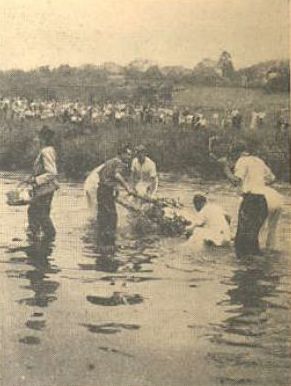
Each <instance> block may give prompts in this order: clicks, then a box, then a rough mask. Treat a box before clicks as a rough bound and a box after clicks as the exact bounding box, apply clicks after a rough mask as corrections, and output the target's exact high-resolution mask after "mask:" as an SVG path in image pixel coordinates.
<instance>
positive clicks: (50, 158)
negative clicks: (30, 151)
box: [34, 149, 58, 185]
mask: <svg viewBox="0 0 291 386" xmlns="http://www.w3.org/2000/svg"><path fill="white" fill-rule="evenodd" d="M41 157H42V162H43V167H44V170H45V173H43V174H41V175H39V176H37V177H35V178H34V182H35V183H36V185H43V184H46V183H48V182H50V181H53V180H54V179H55V178H56V177H57V175H58V172H57V166H56V154H55V151H54V149H45V150H43V151H42V154H41Z"/></svg>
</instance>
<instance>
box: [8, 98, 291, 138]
mask: <svg viewBox="0 0 291 386" xmlns="http://www.w3.org/2000/svg"><path fill="white" fill-rule="evenodd" d="M0 117H2V118H3V119H15V120H20V121H23V120H32V119H35V120H41V121H49V120H51V119H58V120H60V121H61V122H63V123H66V122H71V123H73V124H84V123H86V124H89V125H92V126H98V125H99V124H102V123H106V122H110V123H112V124H113V125H115V126H116V127H121V126H129V127H131V126H132V127H133V126H134V125H138V124H144V125H154V124H164V125H173V126H175V127H188V128H193V129H199V128H202V129H204V128H208V127H213V128H217V127H221V128H231V129H234V130H240V129H242V127H243V126H244V124H246V123H247V125H248V127H249V128H250V129H251V130H253V131H254V130H257V129H260V128H263V127H264V125H265V121H266V111H260V110H259V109H254V111H253V112H252V113H251V116H250V117H246V116H243V114H242V112H241V111H240V110H239V109H238V108H237V107H232V106H227V107H226V108H225V110H224V111H223V112H219V111H212V112H208V113H207V114H206V113H205V112H202V111H201V110H199V111H197V110H195V109H193V108H191V107H187V106H171V105H169V104H165V105H162V104H160V103H159V104H158V103H156V104H154V103H152V104H137V103H130V102H124V101H119V102H112V101H107V102H104V103H92V104H91V105H88V104H85V103H84V102H81V101H69V100H63V101H57V100H48V101H44V100H29V99H27V98H21V97H14V98H7V97H1V98H0ZM246 121H247V122H246ZM276 125H277V128H278V129H280V130H285V129H287V128H288V127H289V117H288V111H287V109H280V110H278V112H277V117H276Z"/></svg>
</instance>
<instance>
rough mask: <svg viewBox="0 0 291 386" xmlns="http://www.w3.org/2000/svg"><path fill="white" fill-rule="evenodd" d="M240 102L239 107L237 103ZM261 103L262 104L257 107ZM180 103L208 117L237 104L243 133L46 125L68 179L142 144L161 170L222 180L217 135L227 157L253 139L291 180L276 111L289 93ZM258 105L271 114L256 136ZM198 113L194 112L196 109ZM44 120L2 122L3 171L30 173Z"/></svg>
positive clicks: (185, 98) (182, 96)
mask: <svg viewBox="0 0 291 386" xmlns="http://www.w3.org/2000/svg"><path fill="white" fill-rule="evenodd" d="M235 101H237V103H235ZM256 101H257V104H256V103H255V102H256ZM175 102H176V104H178V105H188V106H192V107H193V108H194V109H195V110H196V109H200V110H201V111H202V112H203V114H204V115H205V116H206V117H207V118H209V117H210V116H211V114H212V113H213V111H216V112H222V111H223V109H224V108H225V105H226V104H227V103H228V102H231V103H232V104H236V105H237V106H238V107H239V108H240V110H241V112H242V114H243V117H244V124H243V129H242V130H241V131H240V132H238V133H235V132H233V130H231V129H230V130H229V131H228V132H222V131H221V129H219V128H211V127H210V128H209V129H208V130H200V131H199V130H198V131H197V130H196V131H194V130H193V129H191V128H187V129H182V128H177V127H174V126H173V125H163V124H155V125H153V126H145V125H136V126H135V127H134V128H129V127H120V128H116V127H114V126H113V125H112V124H102V125H100V126H98V127H97V126H95V127H92V126H90V125H86V124H82V125H80V124H72V123H66V124H64V123H62V122H59V121H58V120H56V119H52V120H51V121H49V122H47V121H46V124H49V125H50V126H51V127H52V128H54V129H55V131H56V148H57V150H58V154H59V162H58V164H59V168H60V171H61V173H63V174H64V175H65V176H66V177H68V178H74V179H83V178H85V175H86V174H87V173H88V172H89V171H90V170H92V169H93V168H94V167H96V166H97V165H98V164H100V163H101V162H103V161H104V160H106V159H108V158H110V157H112V156H114V155H115V154H116V150H117V148H118V146H119V145H120V144H122V143H123V144H124V143H129V144H131V145H136V144H140V143H143V144H145V145H146V146H147V148H148V149H149V153H150V156H151V157H152V158H153V159H154V160H155V161H156V162H157V165H158V168H159V170H161V171H166V172H169V171H174V172H177V173H180V174H186V173H187V174H189V175H195V176H201V177H203V178H209V179H212V178H219V177H222V174H221V170H220V168H219V167H218V166H217V165H216V164H215V163H213V161H211V159H210V158H209V155H208V138H209V136H210V135H212V134H213V132H216V133H218V134H219V135H220V136H221V140H220V142H219V144H218V147H217V151H218V153H219V152H220V153H221V155H223V153H225V151H226V149H227V147H228V145H229V144H231V143H233V142H234V141H237V140H238V139H240V138H246V139H248V140H254V141H256V143H257V146H258V152H259V154H260V155H261V156H262V157H263V158H264V159H265V160H266V161H267V163H268V164H269V165H270V166H271V167H272V169H273V170H274V172H275V173H276V175H277V177H278V178H279V179H282V180H288V178H289V176H288V171H289V152H290V149H289V138H288V133H285V134H282V133H281V134H280V133H278V131H277V129H276V112H277V111H278V109H280V108H282V107H286V103H288V95H287V94H278V95H274V96H270V95H265V94H263V93H262V92H261V91H256V90H248V91H247V90H243V89H220V91H217V89H211V88H200V89H197V88H195V89H191V90H186V91H184V92H182V93H179V94H178V95H176V101H175ZM254 106H256V107H259V108H261V110H264V111H266V113H267V115H266V121H265V125H264V127H263V128H262V129H261V130H258V131H257V132H256V133H252V132H251V131H250V130H249V128H248V121H249V119H250V114H251V112H252V111H253V108H254ZM195 110H194V111H195ZM42 124H43V123H42V122H41V121H36V120H31V121H30V120H25V121H23V122H16V121H3V120H2V121H1V122H0V132H1V138H2V141H1V144H0V167H1V168H2V169H6V170H8V169H9V170H13V169H14V170H17V169H27V170H30V169H31V165H32V162H33V159H34V157H35V154H36V151H37V149H36V147H35V145H34V141H33V139H34V137H35V135H36V132H37V131H38V130H39V128H40V127H41V126H42Z"/></svg>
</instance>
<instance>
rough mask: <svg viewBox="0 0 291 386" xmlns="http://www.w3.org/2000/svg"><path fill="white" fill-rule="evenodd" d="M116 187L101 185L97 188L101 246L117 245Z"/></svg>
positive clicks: (99, 240) (99, 241)
mask: <svg viewBox="0 0 291 386" xmlns="http://www.w3.org/2000/svg"><path fill="white" fill-rule="evenodd" d="M114 193H115V192H114V188H113V187H110V186H107V185H99V187H98V189H97V210H98V212H97V226H98V243H99V246H100V247H110V246H114V245H115V238H116V229H117V210H116V203H115V196H114Z"/></svg>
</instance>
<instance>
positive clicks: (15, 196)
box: [6, 187, 32, 206]
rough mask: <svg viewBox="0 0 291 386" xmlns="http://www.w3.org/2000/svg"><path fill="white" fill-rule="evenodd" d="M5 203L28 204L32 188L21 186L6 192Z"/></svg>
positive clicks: (11, 204)
mask: <svg viewBox="0 0 291 386" xmlns="http://www.w3.org/2000/svg"><path fill="white" fill-rule="evenodd" d="M6 197H7V204H8V205H10V206H21V205H28V204H29V203H30V201H31V198H32V190H31V188H28V187H25V188H24V187H21V188H17V189H15V190H11V191H9V192H7V193H6Z"/></svg>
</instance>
